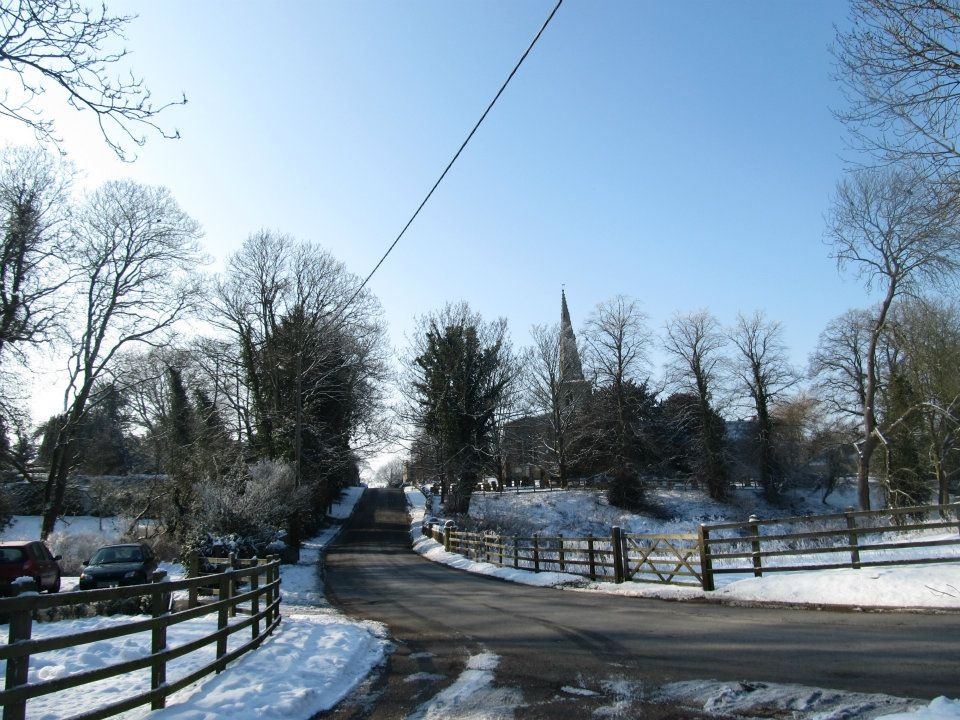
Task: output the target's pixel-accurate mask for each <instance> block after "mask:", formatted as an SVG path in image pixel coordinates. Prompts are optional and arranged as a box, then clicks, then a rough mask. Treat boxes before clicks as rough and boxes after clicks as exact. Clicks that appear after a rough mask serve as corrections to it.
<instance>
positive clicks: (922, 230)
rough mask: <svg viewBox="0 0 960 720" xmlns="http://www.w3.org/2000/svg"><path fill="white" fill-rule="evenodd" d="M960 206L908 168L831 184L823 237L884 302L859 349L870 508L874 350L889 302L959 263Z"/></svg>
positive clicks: (861, 471)
mask: <svg viewBox="0 0 960 720" xmlns="http://www.w3.org/2000/svg"><path fill="white" fill-rule="evenodd" d="M958 221H960V203H957V202H956V200H955V196H954V195H953V193H952V192H949V191H946V190H945V188H944V186H942V185H940V184H935V183H931V182H927V181H926V180H925V178H924V177H923V176H922V175H921V174H919V173H918V172H917V171H916V170H914V169H912V168H910V167H893V168H886V169H882V170H861V171H857V172H854V173H851V174H850V175H849V176H848V177H846V178H844V179H843V180H842V181H841V182H840V183H839V184H838V186H837V190H836V193H835V195H834V199H833V207H832V210H831V212H830V215H829V217H828V224H827V233H826V236H827V240H828V242H829V243H830V244H831V246H832V255H833V257H835V258H836V260H837V265H838V267H839V268H840V269H841V271H842V270H845V269H847V268H849V269H850V270H852V271H853V272H854V274H855V275H856V276H857V277H858V278H860V279H861V280H862V281H863V282H864V284H865V286H866V287H867V289H868V290H870V289H872V288H873V287H874V286H876V287H877V289H878V290H879V291H880V293H881V294H882V299H881V300H880V302H879V304H878V305H877V306H876V309H875V310H874V311H873V315H872V318H871V321H870V325H869V335H868V336H867V344H866V347H865V348H864V351H863V352H864V354H863V381H864V384H863V398H862V403H863V404H862V410H861V422H862V437H861V440H860V442H859V444H858V447H857V449H858V452H859V455H860V463H859V467H858V470H857V482H858V489H857V493H858V501H859V504H860V508H861V509H863V510H868V509H870V494H869V486H868V482H869V477H870V459H871V457H872V455H873V452H874V450H875V449H876V447H877V444H878V443H879V442H880V441H881V438H880V436H879V435H878V434H877V408H876V401H877V390H878V386H879V382H880V380H879V369H878V359H879V357H878V349H879V343H880V338H881V335H882V334H883V331H884V327H885V326H886V323H887V318H888V315H889V313H890V309H891V307H892V305H893V302H894V300H895V299H896V298H897V297H900V296H903V295H915V294H917V293H919V292H920V290H921V288H923V287H928V286H934V287H936V286H943V285H945V284H946V283H947V282H948V281H949V280H952V279H953V277H954V276H955V273H956V271H957V269H958V263H960V231H958V230H960V226H958Z"/></svg>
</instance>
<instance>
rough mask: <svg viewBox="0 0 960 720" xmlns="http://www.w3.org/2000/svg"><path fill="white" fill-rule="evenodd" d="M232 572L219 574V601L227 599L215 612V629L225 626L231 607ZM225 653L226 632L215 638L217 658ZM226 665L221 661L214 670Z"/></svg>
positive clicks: (222, 628) (223, 668)
mask: <svg viewBox="0 0 960 720" xmlns="http://www.w3.org/2000/svg"><path fill="white" fill-rule="evenodd" d="M231 575H233V572H232V571H230V570H228V571H226V572H225V573H223V574H222V575H221V576H220V597H219V598H218V599H219V600H220V602H223V601H224V600H226V601H227V603H226V604H225V605H223V606H222V607H221V608H220V611H219V612H218V613H217V630H224V629H226V627H227V623H228V620H227V618H228V617H229V616H230V610H231V609H232V604H231V603H230V600H231V592H230V591H231V589H232V588H233V578H232V577H231ZM226 654H227V636H226V633H224V635H223V636H222V637H219V638H217V659H218V660H219V659H220V658H222V657H223V656H224V655H226ZM226 667H227V665H226V663H225V662H221V663H219V664H218V665H217V668H216V672H218V673H220V672H223V671H224V670H225V669H226Z"/></svg>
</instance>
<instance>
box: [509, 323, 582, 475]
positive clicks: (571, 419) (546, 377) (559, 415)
mask: <svg viewBox="0 0 960 720" xmlns="http://www.w3.org/2000/svg"><path fill="white" fill-rule="evenodd" d="M530 335H531V336H532V338H533V345H532V346H530V347H528V348H526V349H525V350H524V352H523V356H522V359H521V367H522V368H523V376H522V380H523V385H524V390H525V392H524V394H525V397H526V403H527V407H528V408H529V410H530V411H531V413H532V414H533V415H535V417H529V418H525V419H523V420H520V421H518V422H517V423H516V424H514V425H513V426H511V428H510V432H511V433H512V434H513V435H515V436H520V435H522V436H523V437H514V438H512V443H513V444H514V445H524V446H529V447H530V448H531V449H534V448H535V451H534V452H533V457H532V458H530V459H533V458H540V457H545V458H546V460H547V462H545V463H544V464H545V465H546V467H547V470H548V472H549V473H550V474H551V475H553V476H555V477H556V478H557V480H558V482H559V483H560V486H561V487H566V485H567V483H568V481H569V479H570V471H571V469H572V467H573V466H575V465H577V464H578V462H579V461H580V460H582V457H581V455H582V452H581V451H582V450H583V447H582V445H583V437H584V433H583V430H584V427H583V426H584V413H583V410H584V408H582V407H581V406H580V404H579V403H575V402H567V392H566V390H567V388H566V383H564V381H563V373H562V369H561V363H560V359H561V357H560V356H561V352H560V344H561V336H560V328H559V327H558V326H557V325H553V326H552V327H547V326H545V325H535V326H534V327H533V328H531V330H530ZM541 418H542V421H541Z"/></svg>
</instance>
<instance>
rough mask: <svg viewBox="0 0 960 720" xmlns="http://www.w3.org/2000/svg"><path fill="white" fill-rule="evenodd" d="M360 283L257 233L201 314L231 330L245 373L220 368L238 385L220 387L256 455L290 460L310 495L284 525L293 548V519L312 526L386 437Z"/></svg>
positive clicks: (375, 320) (378, 345) (370, 322)
mask: <svg viewBox="0 0 960 720" xmlns="http://www.w3.org/2000/svg"><path fill="white" fill-rule="evenodd" d="M358 285H359V280H358V278H356V277H355V276H354V275H352V274H350V273H349V272H347V270H346V268H345V267H344V266H343V264H342V263H340V262H339V261H337V260H336V259H335V258H334V257H333V256H332V255H331V254H330V253H329V252H327V251H325V250H323V249H322V248H320V247H319V246H318V245H315V244H311V243H303V242H298V241H295V240H294V239H292V238H290V237H288V236H285V235H281V234H277V233H273V232H268V231H261V232H259V233H256V234H254V235H251V236H250V237H249V238H248V239H247V240H246V242H245V243H244V245H243V247H242V248H241V250H240V251H239V252H237V253H236V254H235V255H233V256H232V257H231V258H230V259H229V261H228V264H227V272H226V274H225V276H224V277H223V278H221V279H220V280H219V281H218V283H217V286H216V291H215V297H214V307H213V309H212V312H211V313H210V319H211V320H212V321H213V322H215V323H217V324H218V325H219V326H220V327H222V328H223V329H225V330H226V331H228V332H229V333H230V335H231V337H232V339H233V345H234V347H235V354H236V355H237V356H238V357H239V358H240V361H241V365H242V369H243V377H242V378H241V377H240V376H239V375H238V374H236V371H237V370H238V369H239V368H236V367H233V368H231V367H229V366H226V367H225V369H226V373H224V374H223V375H222V376H221V378H220V380H219V381H218V384H222V383H223V382H224V381H226V382H234V383H235V384H236V389H235V391H232V390H230V389H229V388H228V387H224V388H223V389H224V390H225V391H226V392H227V393H228V394H233V395H234V399H233V400H232V401H231V404H232V405H233V409H234V410H235V411H236V412H237V418H238V424H239V425H241V426H242V428H241V429H242V430H244V431H245V432H246V434H247V436H248V438H249V440H250V442H251V447H252V449H253V451H254V452H255V453H257V454H258V455H259V456H260V457H263V458H268V459H284V460H286V461H288V462H290V463H291V465H292V466H293V469H294V483H295V485H296V486H297V487H298V488H299V487H301V486H309V488H310V489H311V492H313V496H312V497H313V506H312V507H309V508H302V509H300V510H298V514H297V515H296V516H295V517H291V518H290V531H291V533H292V535H291V539H292V541H293V542H294V543H297V542H298V541H299V538H298V537H297V535H298V533H299V531H300V522H301V520H306V521H308V522H313V519H315V518H316V511H317V510H318V509H321V508H324V507H325V506H326V503H328V502H329V501H330V500H331V499H333V498H335V497H336V495H337V494H338V493H339V490H340V488H341V487H342V486H343V485H345V484H347V482H348V480H349V479H351V478H352V477H353V474H354V473H355V472H356V459H357V455H358V454H361V455H370V454H372V453H375V452H377V451H379V450H380V449H381V448H382V447H383V444H384V443H385V441H386V436H387V432H386V431H385V429H384V426H383V423H384V422H385V418H386V413H385V412H384V411H383V409H384V404H385V395H384V385H385V379H386V375H387V369H386V350H385V341H384V328H383V323H382V320H381V309H380V305H379V303H378V302H377V300H376V298H375V297H374V296H373V295H372V294H370V293H369V292H361V293H359V294H356V293H355V291H356V288H357V286H358ZM344 298H352V300H351V301H350V302H349V303H347V304H344ZM211 360H213V358H208V362H207V365H208V366H210V361H211ZM217 362H218V363H219V361H217ZM221 367H223V366H221ZM221 372H222V370H221V369H217V373H221ZM231 373H234V374H233V375H232V376H231ZM247 397H249V403H248V402H247V399H246V398H247ZM251 418H252V421H250V419H251ZM301 512H302V513H303V515H304V517H303V518H301V517H300V513H301Z"/></svg>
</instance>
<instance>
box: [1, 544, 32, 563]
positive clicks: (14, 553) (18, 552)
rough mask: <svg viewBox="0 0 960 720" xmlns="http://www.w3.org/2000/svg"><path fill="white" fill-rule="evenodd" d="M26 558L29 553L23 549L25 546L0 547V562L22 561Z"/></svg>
mask: <svg viewBox="0 0 960 720" xmlns="http://www.w3.org/2000/svg"><path fill="white" fill-rule="evenodd" d="M26 559H27V554H26V553H25V552H24V551H23V548H17V547H5V548H0V563H3V564H11V563H21V562H23V561H24V560H26Z"/></svg>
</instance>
